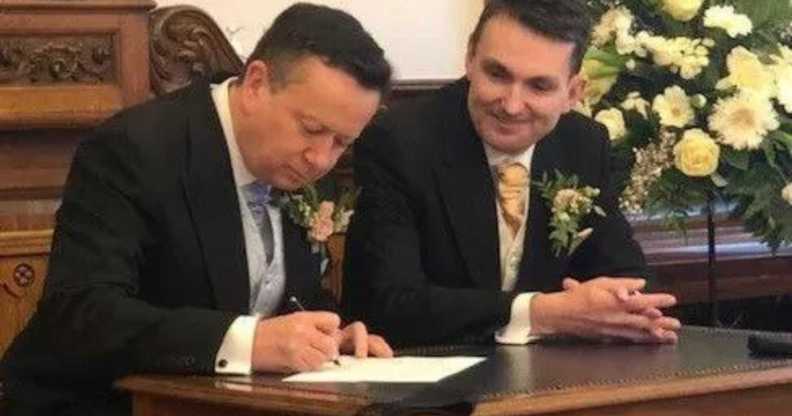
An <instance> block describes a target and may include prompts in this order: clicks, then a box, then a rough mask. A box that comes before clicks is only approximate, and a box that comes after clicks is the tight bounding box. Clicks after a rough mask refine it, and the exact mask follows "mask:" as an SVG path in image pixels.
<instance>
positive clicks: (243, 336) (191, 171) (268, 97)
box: [3, 4, 392, 415]
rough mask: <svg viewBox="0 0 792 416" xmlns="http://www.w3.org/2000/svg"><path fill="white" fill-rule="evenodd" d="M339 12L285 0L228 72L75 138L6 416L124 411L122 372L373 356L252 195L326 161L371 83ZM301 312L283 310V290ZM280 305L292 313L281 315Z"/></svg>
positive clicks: (295, 182) (364, 114) (254, 367)
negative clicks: (119, 387) (239, 70)
mask: <svg viewBox="0 0 792 416" xmlns="http://www.w3.org/2000/svg"><path fill="white" fill-rule="evenodd" d="M390 75H391V69H390V66H389V64H388V63H387V61H386V60H385V59H384V54H383V51H382V50H381V49H380V48H379V47H378V46H377V44H376V43H375V42H374V40H373V39H372V38H371V36H369V34H368V33H367V32H366V31H365V30H364V29H363V27H362V26H361V25H360V23H358V21H357V20H355V19H354V18H353V17H352V16H350V15H348V14H346V13H344V12H342V11H339V10H335V9H331V8H327V7H322V6H313V5H308V4H297V5H295V6H292V7H290V8H289V9H287V10H286V11H284V12H283V13H282V14H281V15H280V16H279V17H278V18H277V19H276V20H275V22H274V23H273V25H272V26H271V28H270V29H269V30H268V31H267V32H266V33H265V34H264V36H263V37H262V39H261V40H260V42H259V44H258V45H257V47H256V49H255V50H254V51H253V53H252V55H251V57H250V58H249V59H248V62H247V63H246V65H245V72H244V74H242V75H241V76H240V77H238V78H237V77H232V78H227V79H225V80H218V83H214V84H210V83H209V82H208V81H196V82H194V83H193V85H192V86H190V87H188V88H186V89H183V90H180V91H177V92H175V93H173V94H170V95H168V96H166V97H162V98H160V99H157V100H154V101H151V102H149V103H146V104H144V105H141V106H138V107H135V108H131V109H129V110H126V111H123V112H121V113H120V114H118V115H116V116H115V117H113V118H112V119H111V120H109V121H108V122H106V123H105V124H104V125H103V126H101V127H99V128H98V129H97V130H96V132H95V133H94V135H93V136H92V137H90V138H88V139H87V140H84V141H83V142H82V143H81V144H80V146H79V148H78V149H77V152H76V155H75V158H74V162H73V165H72V168H71V172H70V174H69V178H68V181H67V184H66V188H65V190H64V194H63V204H62V206H61V208H60V209H59V211H58V214H57V226H56V229H55V238H54V242H53V248H52V256H51V259H50V270H49V275H48V277H47V285H46V288H45V291H44V295H43V298H42V300H41V302H40V304H39V307H38V311H37V313H36V315H35V316H34V317H33V318H32V320H31V322H30V324H29V325H28V327H27V328H26V329H25V330H24V331H23V332H22V334H20V336H19V337H18V338H17V339H16V341H15V342H14V344H13V346H12V347H11V349H10V350H9V351H8V352H7V353H6V355H5V357H4V362H3V380H4V382H5V389H6V399H7V400H8V401H9V403H8V404H9V411H10V414H12V415H33V414H35V415H39V414H41V415H95V414H96V415H108V414H129V413H130V408H129V400H128V397H126V396H124V395H123V394H122V393H121V392H118V391H114V390H113V389H112V383H113V381H114V380H115V379H117V378H119V377H122V376H124V375H126V374H130V373H133V372H134V373H185V374H215V373H233V374H248V373H250V372H254V371H264V372H293V371H300V370H310V369H316V368H318V367H319V366H321V365H322V364H323V363H325V362H328V361H330V360H333V359H335V358H336V357H337V356H338V354H339V353H340V352H347V353H355V354H357V355H358V356H366V355H367V354H372V355H377V356H386V357H387V356H391V354H392V352H391V350H390V347H389V346H388V344H387V343H386V342H385V341H384V340H383V339H382V338H381V337H378V336H373V335H369V334H368V332H367V330H366V327H365V326H364V325H363V324H362V323H360V322H356V323H351V324H348V325H342V323H341V318H340V317H339V316H338V315H337V314H336V313H334V312H333V310H334V309H335V308H334V305H333V303H332V302H331V297H330V296H329V294H327V293H324V292H323V291H322V289H321V286H320V258H319V256H318V254H315V253H312V251H311V249H310V244H309V242H308V241H306V240H305V232H304V230H302V229H300V228H299V226H297V225H296V224H294V223H293V222H291V221H290V220H289V218H288V217H287V216H283V215H281V212H280V209H279V208H278V207H277V206H275V205H273V204H269V203H268V201H269V200H270V194H269V193H270V190H271V189H273V188H277V189H280V190H285V191H290V190H295V189H298V188H299V187H301V186H303V185H305V184H307V183H309V182H311V181H314V180H316V179H318V178H319V177H321V176H322V175H324V174H325V173H327V172H328V171H329V170H330V169H331V168H332V167H333V165H334V164H335V163H336V161H337V160H338V158H339V156H340V155H341V154H342V153H343V152H344V150H345V149H346V148H347V147H348V146H350V145H351V144H352V142H354V140H355V138H357V136H358V135H359V134H360V132H361V131H362V130H363V128H364V126H365V125H366V124H367V123H368V122H369V120H370V119H371V118H372V116H373V115H374V113H375V112H376V111H377V109H378V107H379V104H380V100H381V97H382V95H383V93H384V92H385V91H386V90H387V89H388V86H389V82H390ZM292 296H293V297H295V298H297V299H299V300H300V301H301V303H302V305H305V307H306V308H307V309H308V310H310V311H311V312H294V309H293V308H292V309H290V308H289V305H288V303H287V302H285V299H289V298H290V297H292ZM292 312H293V313H292Z"/></svg>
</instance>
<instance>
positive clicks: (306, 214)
mask: <svg viewBox="0 0 792 416" xmlns="http://www.w3.org/2000/svg"><path fill="white" fill-rule="evenodd" d="M357 195H358V192H357V191H349V190H345V191H342V192H340V193H339V194H338V197H337V199H335V200H333V199H324V198H323V197H322V196H320V195H319V191H318V190H317V188H316V186H314V185H306V186H304V187H303V188H301V189H300V190H299V191H295V192H288V193H285V194H284V196H283V198H282V199H281V208H283V209H284V210H286V213H287V215H289V217H290V218H291V219H292V221H294V222H295V224H297V225H299V226H301V227H303V228H305V229H306V233H307V234H306V235H307V237H308V241H309V242H310V243H311V249H312V250H313V252H315V253H316V252H319V251H322V252H323V251H324V248H325V247H324V245H325V243H326V242H327V239H328V237H330V235H332V234H335V233H343V232H346V229H347V227H348V226H349V220H350V218H351V217H352V214H354V212H355V211H354V210H353V207H354V205H355V200H356V199H357Z"/></svg>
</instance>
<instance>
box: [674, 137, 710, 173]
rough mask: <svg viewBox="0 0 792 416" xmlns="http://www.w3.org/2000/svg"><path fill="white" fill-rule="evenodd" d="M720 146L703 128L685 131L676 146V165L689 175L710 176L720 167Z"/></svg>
mask: <svg viewBox="0 0 792 416" xmlns="http://www.w3.org/2000/svg"><path fill="white" fill-rule="evenodd" d="M719 159H720V147H718V144H717V143H715V140H713V139H712V137H710V136H709V135H708V134H707V133H705V132H704V131H703V130H701V129H691V130H687V131H685V134H684V135H683V136H682V140H680V141H679V143H677V144H676V146H674V165H675V166H676V167H677V169H679V170H680V171H682V173H684V174H685V175H687V176H694V177H701V176H709V175H711V174H712V173H713V172H715V170H716V169H717V168H718V160H719Z"/></svg>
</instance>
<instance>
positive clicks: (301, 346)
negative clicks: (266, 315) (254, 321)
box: [253, 312, 341, 373]
mask: <svg viewBox="0 0 792 416" xmlns="http://www.w3.org/2000/svg"><path fill="white" fill-rule="evenodd" d="M340 324H341V319H340V318H339V317H338V315H336V314H334V313H331V312H296V313H292V314H289V315H283V316H278V317H274V318H270V319H263V320H261V321H260V322H259V323H258V326H257V327H256V335H255V337H254V340H253V370H255V371H264V372H279V373H287V372H294V371H309V370H316V369H318V368H319V367H321V366H322V364H324V363H326V362H327V361H330V360H334V359H335V358H336V357H338V342H337V340H336V333H338V332H339V329H338V326H339V325H340Z"/></svg>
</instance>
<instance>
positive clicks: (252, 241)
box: [212, 77, 286, 374]
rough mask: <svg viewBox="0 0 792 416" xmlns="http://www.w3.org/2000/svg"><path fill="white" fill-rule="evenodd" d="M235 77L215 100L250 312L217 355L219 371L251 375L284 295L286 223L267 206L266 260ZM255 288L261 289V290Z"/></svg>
mask: <svg viewBox="0 0 792 416" xmlns="http://www.w3.org/2000/svg"><path fill="white" fill-rule="evenodd" d="M235 79H236V77H231V78H229V79H227V80H226V81H225V82H223V83H222V84H219V85H212V99H213V100H214V104H215V108H216V109H217V114H218V117H219V118H220V125H221V126H222V128H223V134H224V136H225V139H226V144H227V146H228V154H229V156H230V159H231V169H232V171H233V174H234V182H235V183H236V191H237V197H238V198H239V209H240V214H241V217H242V229H243V234H244V238H245V253H246V255H247V263H248V272H249V279H250V288H251V293H250V299H249V310H250V312H251V314H250V315H245V316H240V317H238V318H237V319H236V320H234V322H232V323H231V326H230V327H229V328H228V331H227V332H226V334H225V337H224V338H223V343H222V345H221V346H220V349H219V350H218V352H217V356H216V358H215V372H217V373H219V374H250V373H252V368H251V367H252V358H253V340H254V337H255V334H256V325H257V324H258V321H259V320H260V319H261V317H268V316H271V315H272V314H274V313H275V312H276V311H277V310H278V307H279V306H280V305H279V303H278V302H279V301H280V300H281V299H282V298H283V292H284V290H285V280H286V270H285V267H284V258H283V224H282V222H281V212H280V210H279V209H277V208H275V207H272V206H268V207H267V213H268V214H269V218H270V220H271V225H272V234H273V235H272V242H273V253H272V254H273V255H272V261H271V262H270V264H267V262H266V258H265V257H266V256H263V255H262V253H264V244H263V242H262V240H261V234H260V230H259V228H258V226H257V225H256V221H255V220H254V219H253V215H252V214H251V212H250V209H249V208H248V205H247V203H246V202H245V196H244V192H243V188H244V187H245V186H246V185H248V184H250V183H252V182H254V181H256V177H255V176H253V174H252V173H250V170H249V169H248V168H247V166H245V163H244V160H243V159H242V155H241V154H240V152H239V146H238V144H237V141H236V135H235V134H234V128H233V120H232V118H231V108H230V104H229V93H228V91H229V88H230V86H231V83H232V82H233V81H234V80H235ZM253 288H260V289H259V290H258V291H256V290H252V289H253Z"/></svg>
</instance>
